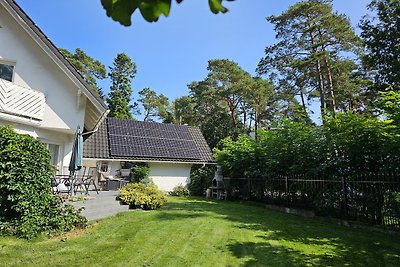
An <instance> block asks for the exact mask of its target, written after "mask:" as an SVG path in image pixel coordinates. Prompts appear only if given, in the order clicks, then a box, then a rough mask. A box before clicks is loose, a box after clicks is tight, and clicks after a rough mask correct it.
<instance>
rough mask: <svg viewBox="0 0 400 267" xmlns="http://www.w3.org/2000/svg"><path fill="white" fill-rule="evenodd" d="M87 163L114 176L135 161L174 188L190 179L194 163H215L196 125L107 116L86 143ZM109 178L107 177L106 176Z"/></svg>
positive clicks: (164, 186) (155, 179) (164, 185)
mask: <svg viewBox="0 0 400 267" xmlns="http://www.w3.org/2000/svg"><path fill="white" fill-rule="evenodd" d="M83 162H84V165H85V166H88V167H95V166H97V167H98V169H99V170H101V171H103V172H104V173H106V176H110V178H111V177H115V176H116V175H118V174H119V172H120V170H121V169H127V172H128V173H129V168H130V165H131V164H132V163H134V162H145V163H147V165H148V166H149V167H150V174H149V176H150V179H151V180H152V181H153V183H154V184H156V185H157V186H158V187H159V188H160V189H162V190H164V191H171V190H172V189H173V188H174V187H175V186H177V185H183V186H186V185H187V184H188V183H189V182H190V170H191V167H192V166H193V165H195V164H197V165H205V164H215V160H214V158H213V156H212V152H211V149H210V148H209V146H208V144H207V142H206V140H205V139H204V137H203V135H202V133H201V131H200V129H199V128H197V127H190V126H186V125H174V124H164V123H155V122H142V121H131V120H123V119H116V118H107V119H106V120H105V121H104V122H103V123H102V124H101V125H100V127H99V129H98V131H97V132H95V133H93V134H92V135H91V136H89V137H88V138H87V139H86V140H85V141H84V144H83ZM105 178H106V177H105Z"/></svg>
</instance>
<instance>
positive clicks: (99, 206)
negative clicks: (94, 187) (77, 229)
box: [68, 191, 129, 221]
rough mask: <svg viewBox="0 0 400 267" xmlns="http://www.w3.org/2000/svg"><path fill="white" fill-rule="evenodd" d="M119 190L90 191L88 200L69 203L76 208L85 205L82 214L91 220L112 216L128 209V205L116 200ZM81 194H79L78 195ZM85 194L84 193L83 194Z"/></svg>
mask: <svg viewBox="0 0 400 267" xmlns="http://www.w3.org/2000/svg"><path fill="white" fill-rule="evenodd" d="M117 195H118V191H100V192H99V194H98V195H97V194H96V192H93V191H90V194H89V196H88V199H87V200H83V201H75V202H73V201H69V202H68V204H71V205H73V206H74V207H75V208H81V207H84V208H85V209H84V210H83V211H82V215H83V216H85V217H86V218H87V219H88V220H89V221H93V220H97V219H102V218H106V217H111V216H114V215H116V214H117V213H119V212H123V211H128V210H129V207H128V205H120V203H119V201H117V200H115V198H116V196H117ZM79 196H80V195H79V194H78V195H77V197H79ZM82 196H84V195H82Z"/></svg>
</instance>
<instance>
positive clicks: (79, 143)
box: [68, 126, 83, 193]
mask: <svg viewBox="0 0 400 267" xmlns="http://www.w3.org/2000/svg"><path fill="white" fill-rule="evenodd" d="M82 156H83V136H82V132H81V128H80V127H79V126H78V129H77V130H76V133H75V140H74V144H73V146H72V155H71V160H70V162H69V167H68V170H69V176H70V177H71V178H74V177H75V172H76V171H79V170H80V169H82ZM73 183H74V179H72V185H71V193H73V191H74V190H73V188H74V187H73V186H74V184H73Z"/></svg>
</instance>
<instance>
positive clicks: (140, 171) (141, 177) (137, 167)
mask: <svg viewBox="0 0 400 267" xmlns="http://www.w3.org/2000/svg"><path fill="white" fill-rule="evenodd" d="M149 174H150V167H149V165H147V163H145V162H136V163H135V164H134V165H133V166H132V168H131V182H133V183H150V178H149Z"/></svg>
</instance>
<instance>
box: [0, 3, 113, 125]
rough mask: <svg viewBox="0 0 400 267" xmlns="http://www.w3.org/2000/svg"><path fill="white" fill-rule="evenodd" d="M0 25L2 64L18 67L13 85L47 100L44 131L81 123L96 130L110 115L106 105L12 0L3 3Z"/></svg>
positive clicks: (0, 6) (15, 69) (1, 5)
mask: <svg viewBox="0 0 400 267" xmlns="http://www.w3.org/2000/svg"><path fill="white" fill-rule="evenodd" d="M0 25H1V28H0V39H1V40H2V42H1V43H0V63H1V60H2V59H3V60H7V61H10V62H14V63H15V68H14V72H15V73H14V78H13V81H12V82H14V83H15V84H16V85H18V86H22V87H25V88H28V89H33V90H35V91H39V92H42V93H43V94H44V95H45V97H46V112H45V118H44V120H43V123H42V124H41V127H43V128H49V129H59V130H62V129H64V130H67V129H70V130H72V129H75V128H76V126H77V123H76V119H78V120H79V121H84V127H85V128H86V129H87V130H95V129H96V127H97V126H98V122H99V121H101V120H102V119H104V117H105V114H106V113H107V107H106V105H105V103H104V102H103V100H101V99H100V98H99V96H97V95H96V94H95V93H94V92H93V90H92V89H91V88H90V86H89V85H88V84H87V83H86V82H85V81H84V79H83V78H82V76H81V75H80V74H79V73H78V72H77V71H76V69H75V68H74V67H73V66H72V64H70V62H69V61H68V60H66V59H65V58H64V56H63V55H62V54H61V53H60V51H59V50H58V49H57V47H56V46H55V45H54V44H53V43H52V42H51V41H50V40H49V39H48V38H47V37H46V36H45V35H44V34H43V32H42V31H41V30H40V29H39V28H38V27H37V26H36V25H35V24H34V23H33V21H32V20H31V19H30V18H29V17H28V16H27V15H26V14H25V13H24V11H23V10H22V9H21V8H20V7H19V6H18V5H17V4H16V3H15V2H14V1H13V0H3V1H1V2H0ZM82 126H83V125H82Z"/></svg>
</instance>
